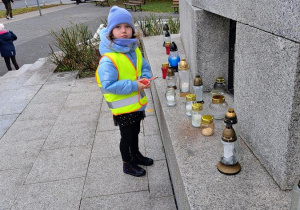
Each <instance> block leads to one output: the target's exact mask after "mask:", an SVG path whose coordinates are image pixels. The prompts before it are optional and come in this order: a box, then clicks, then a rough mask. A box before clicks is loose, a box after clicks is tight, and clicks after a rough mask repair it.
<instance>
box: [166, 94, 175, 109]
mask: <svg viewBox="0 0 300 210" xmlns="http://www.w3.org/2000/svg"><path fill="white" fill-rule="evenodd" d="M167 105H168V106H174V105H175V97H174V96H173V95H168V96H167Z"/></svg>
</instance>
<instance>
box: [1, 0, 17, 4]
mask: <svg viewBox="0 0 300 210" xmlns="http://www.w3.org/2000/svg"><path fill="white" fill-rule="evenodd" d="M2 2H3V3H9V2H14V1H13V0H2Z"/></svg>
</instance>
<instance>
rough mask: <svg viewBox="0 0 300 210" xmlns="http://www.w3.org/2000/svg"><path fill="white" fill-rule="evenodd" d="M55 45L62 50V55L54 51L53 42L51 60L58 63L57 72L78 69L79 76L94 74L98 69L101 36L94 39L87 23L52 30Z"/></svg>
mask: <svg viewBox="0 0 300 210" xmlns="http://www.w3.org/2000/svg"><path fill="white" fill-rule="evenodd" d="M51 35H52V36H53V37H54V42H53V45H54V46H55V47H56V48H58V49H59V50H61V52H62V53H61V54H62V55H58V54H57V53H55V52H54V49H53V47H52V46H51V44H50V45H49V46H50V48H51V53H50V55H49V58H50V60H51V61H52V62H53V63H55V64H56V65H57V68H56V70H55V71H56V72H62V71H73V70H78V75H79V77H87V76H93V75H94V73H95V70H96V69H97V66H98V63H99V59H100V54H99V50H98V43H99V38H97V39H96V40H94V39H92V38H93V34H92V32H91V31H90V30H89V29H88V27H87V26H86V25H83V24H75V25H74V24H73V23H71V26H70V27H67V28H62V29H61V30H59V31H58V32H55V31H53V30H52V31H51Z"/></svg>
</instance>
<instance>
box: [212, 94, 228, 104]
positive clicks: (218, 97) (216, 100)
mask: <svg viewBox="0 0 300 210" xmlns="http://www.w3.org/2000/svg"><path fill="white" fill-rule="evenodd" d="M211 101H212V103H213V104H221V103H224V102H225V97H224V96H222V95H214V96H213V97H212V99H211Z"/></svg>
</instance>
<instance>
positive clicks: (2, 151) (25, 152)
mask: <svg viewBox="0 0 300 210" xmlns="http://www.w3.org/2000/svg"><path fill="white" fill-rule="evenodd" d="M44 141H45V140H44V139H42V140H33V141H28V142H26V141H19V142H7V141H3V140H1V141H0V170H7V169H19V168H20V169H21V168H31V167H32V165H33V164H34V162H35V160H36V159H37V157H38V155H39V153H40V151H41V148H42V146H43V144H44ZM1 183H2V182H1Z"/></svg>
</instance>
